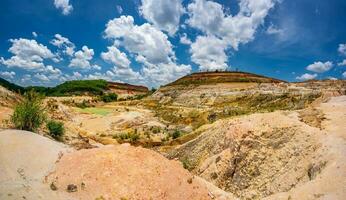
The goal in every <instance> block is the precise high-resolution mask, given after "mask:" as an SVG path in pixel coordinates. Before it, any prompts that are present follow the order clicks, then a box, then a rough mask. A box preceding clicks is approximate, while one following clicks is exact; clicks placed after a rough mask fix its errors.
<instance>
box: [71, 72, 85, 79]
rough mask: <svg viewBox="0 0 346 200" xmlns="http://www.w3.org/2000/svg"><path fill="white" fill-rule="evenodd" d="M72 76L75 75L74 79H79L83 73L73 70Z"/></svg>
mask: <svg viewBox="0 0 346 200" xmlns="http://www.w3.org/2000/svg"><path fill="white" fill-rule="evenodd" d="M73 77H75V79H80V78H82V77H83V75H82V74H81V73H79V72H73Z"/></svg>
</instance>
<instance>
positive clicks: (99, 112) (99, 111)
mask: <svg viewBox="0 0 346 200" xmlns="http://www.w3.org/2000/svg"><path fill="white" fill-rule="evenodd" d="M76 110H77V111H78V112H82V113H90V114H96V115H102V116H106V115H108V114H109V113H111V112H112V110H111V109H109V108H77V109H76Z"/></svg>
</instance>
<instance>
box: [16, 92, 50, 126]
mask: <svg viewBox="0 0 346 200" xmlns="http://www.w3.org/2000/svg"><path fill="white" fill-rule="evenodd" d="M42 103H43V96H41V95H39V94H38V93H36V92H34V91H29V92H27V93H25V95H24V100H23V101H22V102H20V103H18V104H17V105H16V107H15V108H14V112H13V115H12V116H11V121H12V123H13V124H14V126H15V127H16V128H17V129H21V130H27V131H36V130H37V129H38V128H39V127H40V126H41V125H42V123H43V122H44V120H45V116H46V115H45V108H44V107H43V104H42Z"/></svg>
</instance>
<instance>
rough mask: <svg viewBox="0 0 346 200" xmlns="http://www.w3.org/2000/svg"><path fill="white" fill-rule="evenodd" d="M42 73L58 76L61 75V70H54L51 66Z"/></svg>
mask: <svg viewBox="0 0 346 200" xmlns="http://www.w3.org/2000/svg"><path fill="white" fill-rule="evenodd" d="M44 72H45V73H47V74H51V75H60V74H61V70H60V69H58V68H54V67H53V66H51V65H48V66H47V67H46V68H45V69H44Z"/></svg>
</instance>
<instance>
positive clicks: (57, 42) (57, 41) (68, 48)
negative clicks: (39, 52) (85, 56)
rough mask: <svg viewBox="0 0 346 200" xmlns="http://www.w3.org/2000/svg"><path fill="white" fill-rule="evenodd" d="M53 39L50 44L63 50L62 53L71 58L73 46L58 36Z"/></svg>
mask: <svg viewBox="0 0 346 200" xmlns="http://www.w3.org/2000/svg"><path fill="white" fill-rule="evenodd" d="M54 37H55V38H54V39H53V40H51V41H50V43H51V44H52V45H54V46H56V47H58V48H59V49H63V53H64V54H66V55H69V56H73V53H74V49H75V45H74V44H73V43H72V42H71V41H70V40H69V39H68V38H66V37H63V36H61V35H60V34H55V35H54Z"/></svg>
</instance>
